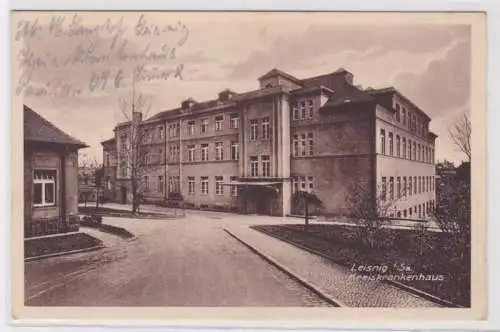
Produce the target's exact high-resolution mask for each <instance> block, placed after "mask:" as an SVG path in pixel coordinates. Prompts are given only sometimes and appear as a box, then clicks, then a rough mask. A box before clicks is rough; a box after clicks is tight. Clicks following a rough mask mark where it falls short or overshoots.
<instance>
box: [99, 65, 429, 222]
mask: <svg viewBox="0 0 500 332" xmlns="http://www.w3.org/2000/svg"><path fill="white" fill-rule="evenodd" d="M259 84H260V88H259V89H257V90H253V91H249V92H244V93H235V92H233V91H231V90H224V91H222V92H220V93H219V95H218V97H217V98H216V99H213V100H209V101H204V102H197V101H195V100H193V99H191V98H190V99H187V100H185V101H183V102H182V103H181V105H180V107H178V108H175V109H172V110H167V111H163V112H160V113H158V114H156V115H154V116H152V117H150V118H148V119H142V114H134V117H135V118H134V119H133V120H132V121H128V122H124V123H120V124H118V125H117V126H116V128H115V130H114V137H113V138H111V139H109V140H107V141H104V142H102V146H103V153H104V160H105V162H104V167H105V174H106V176H105V178H106V179H107V181H108V182H107V184H108V186H107V190H106V191H105V195H106V196H107V197H109V198H110V199H112V200H115V201H117V202H122V203H125V202H130V201H131V195H130V174H129V168H128V166H127V165H129V163H130V161H129V160H128V159H127V156H126V154H125V153H124V152H123V151H125V149H126V148H127V146H128V145H129V143H130V137H129V134H128V133H129V132H130V128H131V126H134V125H135V124H139V126H140V128H141V131H142V132H144V133H146V136H147V137H148V139H147V141H146V142H145V143H144V149H146V150H147V160H148V165H147V166H146V167H144V171H143V172H142V173H141V174H142V175H141V177H142V179H141V180H142V182H143V184H144V186H145V187H146V191H145V193H144V195H145V197H146V198H147V199H149V200H150V201H161V200H162V199H163V198H165V197H168V196H169V195H170V194H171V193H178V192H179V193H181V194H182V195H183V197H184V199H185V201H186V203H187V205H191V206H193V207H213V208H216V207H225V208H227V209H234V210H238V211H240V212H243V213H260V214H270V215H280V216H281V215H287V214H290V213H300V211H297V207H296V206H292V205H293V204H292V201H293V200H292V196H293V193H294V192H297V191H299V190H301V191H311V192H314V193H315V194H316V195H317V196H318V197H319V198H320V199H321V200H322V201H323V203H324V213H328V214H349V213H350V211H349V207H348V206H347V204H346V199H347V197H348V196H349V195H350V193H351V190H353V189H352V188H353V186H352V185H353V184H355V183H366V186H365V187H363V189H362V190H363V191H366V193H367V194H368V195H371V196H372V197H374V196H375V195H378V192H379V191H381V192H383V193H384V194H385V195H384V197H383V199H386V200H393V201H397V202H396V203H395V205H394V209H393V210H391V212H390V214H391V215H392V216H393V217H400V218H413V219H415V218H425V217H426V216H427V215H428V212H429V211H430V210H431V209H432V207H433V206H434V200H435V194H434V190H435V188H434V183H435V180H434V176H435V168H434V150H435V144H434V142H435V138H436V135H434V134H433V133H431V132H430V131H429V122H430V121H431V119H430V117H429V116H428V115H427V114H426V113H424V112H423V111H422V110H421V109H420V108H418V107H417V106H416V105H415V104H414V103H412V102H411V101H410V100H409V99H408V98H406V97H405V96H403V95H402V94H401V93H400V92H399V91H397V90H396V89H394V88H387V89H367V90H362V89H360V88H359V87H357V86H355V85H353V75H352V74H351V73H350V72H348V71H347V70H345V69H342V68H340V69H339V70H337V71H335V72H333V73H329V74H325V75H320V76H316V77H311V78H305V79H298V78H296V77H293V76H292V75H289V74H287V73H284V72H282V71H280V70H278V69H273V70H271V71H270V72H268V73H266V74H265V75H263V76H261V77H260V78H259Z"/></svg>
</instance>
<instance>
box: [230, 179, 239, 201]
mask: <svg viewBox="0 0 500 332" xmlns="http://www.w3.org/2000/svg"><path fill="white" fill-rule="evenodd" d="M236 181H238V177H237V176H231V177H230V178H229V182H236ZM231 196H232V197H238V186H237V185H235V184H233V185H231Z"/></svg>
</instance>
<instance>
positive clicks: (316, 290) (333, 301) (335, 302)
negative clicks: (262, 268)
mask: <svg viewBox="0 0 500 332" xmlns="http://www.w3.org/2000/svg"><path fill="white" fill-rule="evenodd" d="M224 231H225V232H226V233H227V234H229V235H230V236H231V237H233V238H234V239H236V240H237V241H239V242H240V243H242V244H243V245H244V246H246V247H247V248H248V249H250V250H251V251H252V252H254V253H255V254H257V255H258V256H260V257H261V258H263V259H264V260H265V261H267V262H269V263H271V264H272V265H274V266H275V267H277V268H278V269H279V270H281V271H282V272H284V273H285V274H287V275H288V276H290V277H292V278H293V279H295V280H297V281H298V282H299V283H300V284H302V285H303V286H305V287H306V288H307V289H309V290H311V291H312V292H314V293H315V294H317V295H318V296H319V297H321V298H322V299H323V300H325V301H326V302H328V303H329V304H331V305H333V306H334V307H346V305H344V304H342V303H341V302H340V301H338V300H336V299H334V298H332V297H331V296H330V295H328V294H327V293H326V292H325V291H324V290H323V289H321V288H319V287H317V286H315V285H313V284H311V283H310V282H308V281H307V280H305V279H303V278H302V277H300V276H298V275H297V274H296V273H294V272H292V271H290V270H289V269H288V268H287V267H286V266H284V265H282V264H280V263H278V262H277V261H276V260H274V259H273V258H271V257H270V256H268V255H266V254H264V253H262V252H261V251H259V250H258V249H257V248H255V247H254V246H252V245H250V244H249V243H247V242H245V241H244V240H242V239H240V238H239V237H238V236H237V235H235V234H234V233H232V232H231V231H230V230H228V229H227V228H224Z"/></svg>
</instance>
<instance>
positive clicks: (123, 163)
mask: <svg viewBox="0 0 500 332" xmlns="http://www.w3.org/2000/svg"><path fill="white" fill-rule="evenodd" d="M120 175H121V177H122V178H126V177H127V162H126V161H125V160H122V161H121V163H120Z"/></svg>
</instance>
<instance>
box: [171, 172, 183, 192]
mask: <svg viewBox="0 0 500 332" xmlns="http://www.w3.org/2000/svg"><path fill="white" fill-rule="evenodd" d="M180 189H181V187H180V181H179V177H178V176H170V177H169V178H168V191H169V192H171V193H172V192H180Z"/></svg>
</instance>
